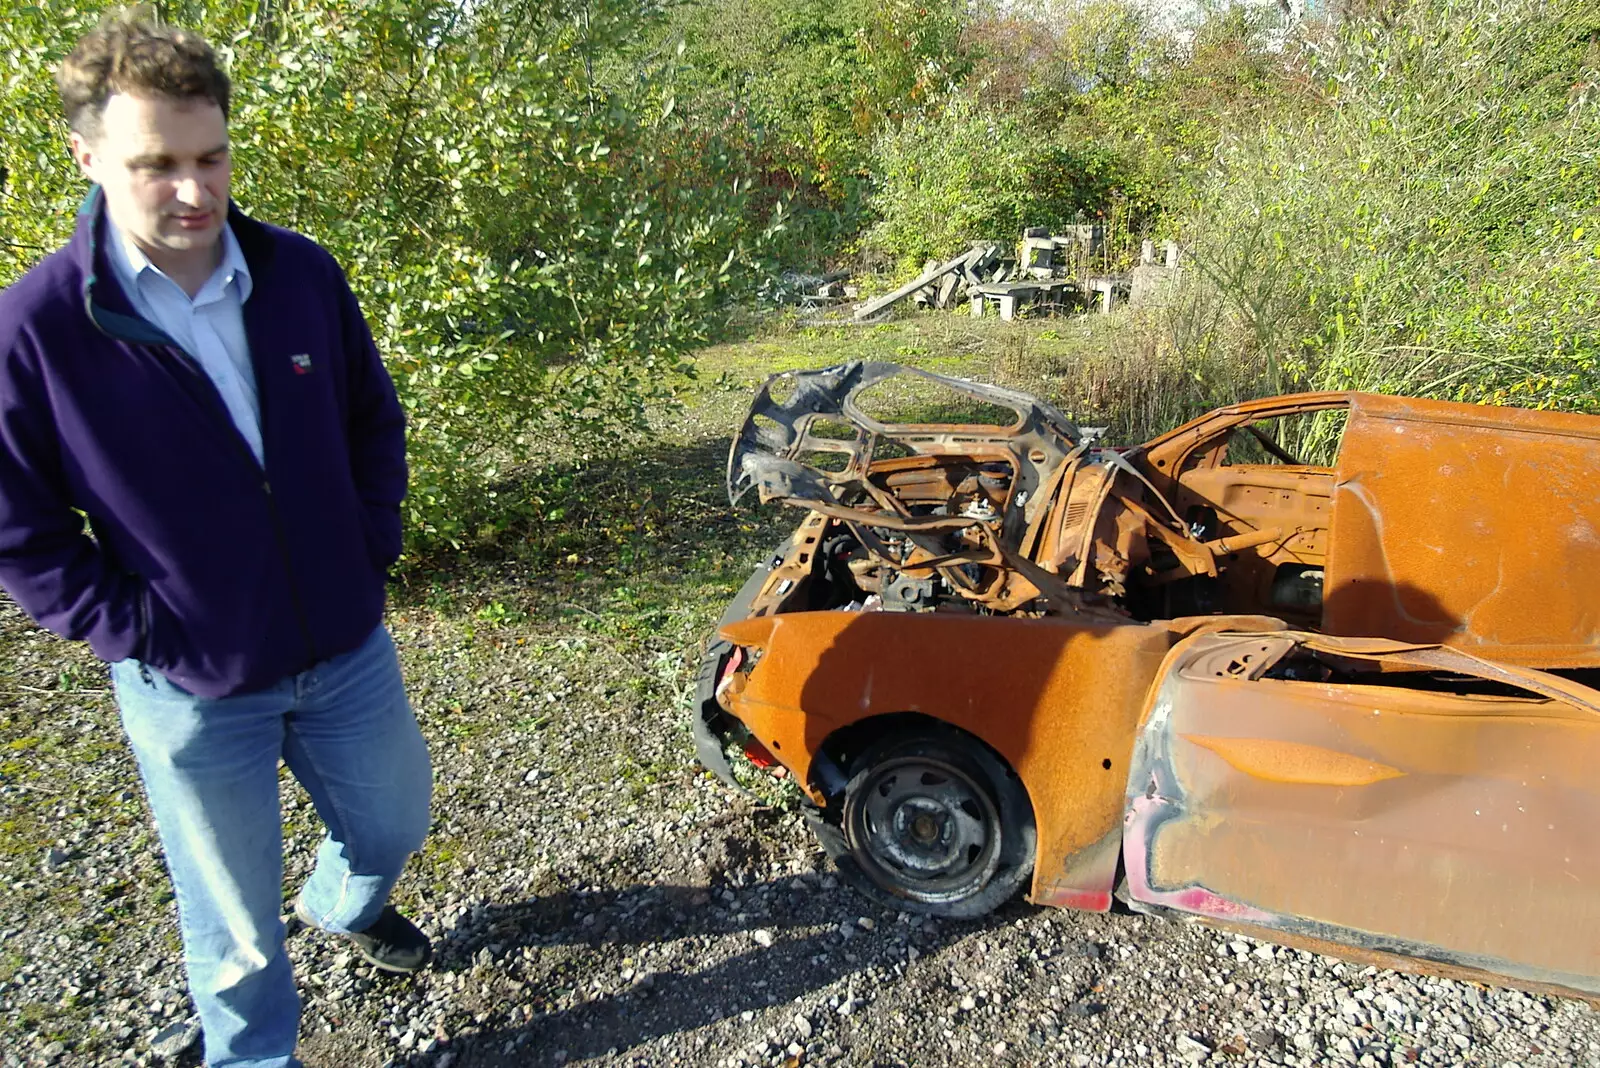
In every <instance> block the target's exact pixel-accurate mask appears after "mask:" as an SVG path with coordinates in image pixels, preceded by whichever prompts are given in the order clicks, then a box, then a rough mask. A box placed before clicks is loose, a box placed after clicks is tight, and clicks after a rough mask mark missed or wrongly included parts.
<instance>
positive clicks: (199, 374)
mask: <svg viewBox="0 0 1600 1068" xmlns="http://www.w3.org/2000/svg"><path fill="white" fill-rule="evenodd" d="M170 347H171V349H172V351H173V352H175V353H177V354H178V358H179V362H181V363H182V364H183V365H184V367H185V369H186V370H187V371H188V373H189V374H190V375H192V376H193V377H194V378H195V379H196V380H198V381H199V383H200V387H201V389H202V390H203V391H204V392H205V394H206V396H207V397H209V398H210V399H211V403H210V407H211V413H212V415H214V416H218V417H220V418H221V420H222V430H223V436H224V437H226V438H228V439H229V440H230V441H232V442H233V444H234V447H235V448H236V449H238V450H239V451H240V452H241V453H242V455H243V458H244V461H245V463H247V464H249V465H250V470H251V471H253V472H254V473H255V474H257V475H259V476H260V477H261V490H262V492H263V493H265V494H266V497H267V512H268V513H269V514H270V515H271V517H272V533H273V535H274V537H275V539H276V540H277V543H278V552H279V554H280V555H281V556H282V557H283V570H284V573H285V575H287V576H288V579H289V601H290V603H291V604H292V605H294V614H295V622H297V623H298V624H299V625H300V636H301V637H302V638H304V639H305V642H306V655H307V656H308V657H309V659H308V660H307V662H306V666H307V667H309V666H311V665H312V664H314V663H316V662H317V643H316V642H315V640H313V639H312V637H311V619H310V617H309V616H307V615H306V608H305V602H304V601H303V600H302V599H301V597H300V587H299V585H298V584H297V583H296V582H295V577H294V561H293V560H292V559H291V558H290V556H289V538H288V535H287V534H285V533H284V529H283V519H282V517H281V516H280V515H279V513H278V501H277V498H275V497H274V496H273V495H272V482H271V480H269V479H268V478H267V471H266V468H265V466H264V465H263V464H262V463H261V462H260V461H259V460H257V459H256V456H255V453H253V452H251V451H250V447H249V445H247V444H246V443H245V440H244V438H243V437H241V436H240V434H239V428H238V427H236V426H234V425H233V417H232V416H231V415H229V414H228V406H227V405H226V404H224V403H223V402H222V394H220V393H218V392H217V387H216V385H215V383H213V382H212V381H211V377H210V376H209V375H207V374H206V373H205V371H204V370H202V369H201V367H200V364H199V362H198V361H197V360H195V358H194V357H193V356H191V355H189V353H188V352H186V351H185V350H184V348H183V346H181V345H177V344H173V345H171V346H170ZM263 440H264V439H263Z"/></svg>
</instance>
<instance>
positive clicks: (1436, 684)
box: [695, 364, 1600, 998]
mask: <svg viewBox="0 0 1600 1068" xmlns="http://www.w3.org/2000/svg"><path fill="white" fill-rule="evenodd" d="M904 376H913V377H916V378H919V379H921V380H923V381H925V382H932V383H935V384H937V385H939V386H941V387H947V388H949V389H951V390H953V391H954V392H955V393H956V394H958V395H960V396H962V397H965V398H967V399H969V400H973V401H975V402H981V403H983V404H987V405H990V406H997V407H998V409H1000V410H1002V411H1008V412H1010V413H1013V414H1014V416H1015V418H1014V419H1013V420H1012V421H1010V422H1009V423H1002V422H998V421H997V422H995V423H994V424H992V425H977V424H965V423H963V424H953V425H952V424H935V423H931V422H929V423H891V422H888V421H886V420H884V419H882V418H879V417H877V416H875V415H874V414H872V413H871V412H869V411H868V410H867V408H866V407H865V405H864V404H863V403H861V398H862V395H863V394H864V393H867V392H869V391H871V390H872V389H874V388H875V387H881V385H882V384H884V383H889V382H892V381H894V380H897V379H899V378H902V377H904ZM775 390H777V391H778V392H777V393H775ZM779 393H781V394H782V395H781V396H779V395H778V394H779ZM1318 413H1321V414H1318ZM1308 415H1310V416H1311V417H1313V418H1316V419H1318V420H1321V423H1320V427H1321V430H1320V432H1319V433H1320V434H1321V439H1320V445H1319V446H1318V447H1319V448H1320V449H1321V450H1322V452H1323V453H1325V454H1326V455H1325V459H1326V460H1327V462H1326V463H1323V464H1313V463H1305V462H1302V461H1301V460H1300V458H1299V457H1297V456H1296V455H1294V453H1293V451H1292V449H1291V447H1290V446H1289V445H1288V444H1287V442H1286V440H1285V437H1284V435H1283V434H1282V433H1275V432H1274V429H1273V428H1274V426H1277V425H1278V424H1276V423H1275V422H1274V421H1275V420H1283V419H1285V418H1288V417H1302V416H1308ZM1314 438H1316V434H1312V435H1311V436H1308V437H1305V438H1303V439H1302V443H1305V442H1313V439H1314ZM1313 443H1314V442H1313ZM1247 451H1250V452H1253V453H1254V454H1255V455H1254V456H1246V455H1244V454H1245V453H1246V452H1247ZM1241 461H1245V462H1241ZM1597 475H1600V419H1597V418H1592V417H1586V416H1579V415H1570V414H1560V413H1550V412H1533V411H1524V410H1519V409H1506V408H1492V407H1486V406H1477V405H1467V404H1454V403H1446V402H1439V401H1427V400H1416V399H1409V398H1398V397H1388V396H1375V395H1370V394H1360V393H1315V394H1302V395H1295V396H1287V397H1277V398H1270V399H1266V400H1259V401H1251V402H1248V403H1244V404H1238V405H1234V406H1231V407H1228V408H1224V409H1220V410H1218V411H1216V412H1213V413H1211V414H1209V415H1207V416H1203V417H1201V418H1200V419H1197V420H1194V421H1193V422H1191V423H1188V424H1186V425H1185V426H1182V427H1180V428H1178V429H1177V430H1174V431H1172V432H1170V433H1168V434H1165V435H1162V436H1161V437H1158V438H1156V439H1155V440H1153V441H1151V442H1149V443H1147V444H1145V445H1143V446H1139V447H1136V448H1132V449H1125V450H1121V449H1110V448H1100V447H1097V446H1096V445H1095V443H1093V442H1092V441H1091V440H1090V439H1089V437H1088V435H1086V434H1084V433H1083V432H1082V431H1081V430H1080V429H1079V428H1077V427H1075V426H1074V425H1072V423H1071V422H1070V421H1069V420H1067V419H1066V418H1065V417H1064V416H1062V415H1061V414H1060V413H1059V412H1056V411H1055V410H1054V409H1052V408H1050V407H1049V406H1048V405H1045V404H1043V403H1041V402H1039V401H1037V400H1035V399H1034V398H1031V397H1028V396H1026V395H1024V394H1018V393H1013V392H1010V391H1006V390H999V389H996V388H994V387H989V386H982V385H978V384H973V383H965V382H961V381H959V380H954V379H945V378H942V377H941V376H936V375H929V374H927V373H925V372H916V371H909V370H907V369H903V368H898V367H895V366H893V365H886V364H847V365H843V366H842V367H839V368H830V369H827V370H825V371H821V372H799V373H791V374H790V375H788V376H776V377H775V378H774V379H773V380H770V381H769V383H768V384H767V385H766V386H764V387H763V388H762V390H761V391H760V392H759V393H758V394H757V398H756V401H755V403H754V404H753V405H752V409H751V412H750V415H749V416H748V417H747V419H746V421H745V424H744V426H743V427H742V428H741V431H740V434H739V436H738V437H737V438H736V440H735V442H734V446H733V450H732V452H731V454H730V464H729V486H730V495H731V496H733V497H734V498H735V499H737V498H738V497H740V496H742V495H743V494H744V493H746V492H749V491H751V490H755V491H757V492H758V493H759V495H760V496H761V497H762V499H764V500H770V501H779V502H782V503H785V504H790V505H793V506H796V507H797V508H799V509H801V510H802V511H803V512H804V518H803V519H802V521H801V523H800V524H799V526H798V528H797V529H796V531H795V532H794V534H793V536H792V537H791V538H790V539H789V540H788V541H787V542H786V543H785V544H784V545H783V546H782V547H781V548H780V549H779V550H778V551H777V552H775V553H774V554H773V556H772V557H771V558H770V559H769V560H768V561H766V562H765V563H764V564H763V566H762V567H761V568H760V569H758V570H757V572H756V574H755V575H753V576H752V578H751V580H750V582H749V583H748V584H747V585H746V587H745V589H744V590H743V591H741V593H740V596H739V597H738V598H737V599H736V600H735V602H734V604H733V605H732V606H731V607H730V609H729V612H728V614H727V615H726V616H725V617H724V620H723V622H722V624H721V625H720V627H719V638H718V641H717V642H715V643H714V644H713V645H712V647H711V650H710V655H709V656H708V658H707V662H706V665H705V667H704V669H703V672H702V679H701V693H700V709H699V714H698V715H697V717H696V723H695V727H696V734H697V742H698V745H699V750H700V754H701V758H702V760H703V761H704V762H705V763H707V764H708V766H711V767H712V768H713V769H714V770H717V771H718V772H719V774H723V775H724V776H725V777H730V778H731V776H729V769H728V765H727V760H726V757H725V755H724V753H723V749H722V743H723V741H724V740H726V739H732V740H735V741H738V742H741V743H742V744H744V745H745V746H746V748H747V751H749V752H751V753H753V754H756V755H757V756H759V757H760V758H762V759H763V760H765V759H768V758H770V759H772V760H775V761H777V762H778V763H781V764H782V765H783V766H784V767H786V768H787V769H788V771H789V773H790V774H792V776H793V778H794V781H795V782H796V783H797V784H799V785H800V787H801V788H802V789H803V790H804V791H805V793H806V795H807V797H808V799H809V801H810V802H811V803H812V804H813V805H814V806H815V811H814V813H813V816H812V822H813V826H814V828H815V829H816V830H817V833H818V835H819V837H820V838H821V839H822V841H823V844H824V845H825V846H826V847H827V848H828V851H829V853H830V854H831V855H832V856H833V859H834V860H835V862H836V863H838V865H839V867H840V869H841V871H842V872H843V873H844V874H845V875H846V876H847V877H849V878H850V880H851V881H852V882H853V883H854V884H855V885H856V886H857V887H859V888H860V889H862V890H863V892H865V893H868V894H869V895H871V896H873V897H875V898H876V899H878V900H879V901H881V902H884V903H885V904H890V905H898V906H900V907H905V908H911V909H920V910H924V911H931V912H936V913H942V914H946V915H954V916H972V915H980V914H982V913H983V912H986V911H988V910H989V909H992V908H994V907H996V906H997V905H998V904H1000V903H1001V902H1002V901H1004V900H1005V899H1006V898H1008V897H1010V896H1011V895H1012V894H1013V893H1014V892H1016V891H1018V890H1020V889H1026V891H1027V894H1028V897H1029V898H1030V900H1032V901H1034V902H1036V903H1038V904H1043V905H1055V906H1066V907H1072V908H1080V909H1091V910H1106V909H1109V908H1110V907H1111V905H1112V901H1113V894H1114V893H1115V892H1118V891H1119V887H1120V893H1121V896H1122V897H1123V898H1124V900H1125V901H1126V902H1127V904H1128V905H1129V906H1130V907H1132V908H1134V909H1138V910H1143V911H1150V912H1158V913H1164V914H1179V915H1187V916H1191V917H1197V918H1200V919H1202V920H1205V921H1209V922H1214V923H1221V924H1226V925H1230V926H1234V927H1239V928H1243V929H1247V930H1250V931H1252V932H1253V933H1256V934H1258V935H1261V936H1262V937H1266V938H1270V939H1275V940H1279V941H1287V942H1292V943H1294V944H1301V945H1307V946H1311V947H1314V948H1318V949H1323V950H1329V951H1336V952H1342V953H1346V954H1352V955H1357V956H1364V957H1370V958H1372V959H1376V960H1380V961H1383V962H1386V963H1391V964H1398V965H1401V966H1407V967H1425V968H1427V969H1430V970H1434V971H1442V972H1448V973H1451V974H1463V975H1471V976H1477V977H1497V978H1498V979H1499V980H1501V981H1505V982H1511V983H1515V984H1518V985H1523V986H1528V987H1535V988H1541V989H1551V990H1557V991H1560V992H1563V993H1568V994H1575V995H1578V996H1586V997H1591V998H1592V997H1596V996H1600V783H1597V779H1596V774H1595V773H1596V771H1597V769H1600V692H1597V691H1596V690H1595V689H1593V688H1591V685H1590V684H1591V683H1592V682H1593V681H1594V680H1595V678H1596V676H1597V675H1600V672H1596V670H1595V669H1596V668H1600V598H1597V597H1596V596H1595V595H1594V589H1595V585H1596V580H1597V579H1600V494H1597V493H1596V492H1594V482H1595V479H1596V476H1597Z"/></svg>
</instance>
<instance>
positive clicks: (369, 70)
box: [0, 0, 762, 549]
mask: <svg viewBox="0 0 1600 1068" xmlns="http://www.w3.org/2000/svg"><path fill="white" fill-rule="evenodd" d="M165 6H166V11H165V14H166V16H167V17H168V18H170V19H171V20H172V21H174V22H178V23H181V24H186V25H192V26H195V27H197V28H199V29H200V30H202V31H203V32H205V33H206V34H207V36H208V37H209V38H210V39H211V40H212V41H213V43H214V44H217V45H218V46H219V47H221V48H222V50H223V51H224V53H225V54H226V56H227V57H228V58H229V61H230V62H229V68H230V73H231V75H232V77H233V80H234V86H235V101H236V105H235V110H234V115H233V120H232V123H231V127H232V137H233V142H234V154H235V187H234V188H235V197H236V199H237V200H238V202H239V203H240V205H241V206H242V207H243V208H244V209H245V210H247V211H250V212H252V213H254V214H257V215H259V216H260V217H262V218H264V219H266V220H269V221H272V222H275V223H279V224H281V225H285V226H290V227H293V228H295V229H298V230H301V231H303V232H305V233H307V234H309V235H311V236H312V237H314V238H316V239H317V240H318V241H320V242H322V243H323V244H324V245H325V246H327V247H328V248H329V249H330V250H331V251H332V252H333V253H334V255H335V256H336V257H337V258H338V260H339V261H340V262H341V263H342V264H343V265H344V266H345V268H346V270H347V271H348V272H349V275H350V280H351V283H352V285H353V287H354V288H355V290H356V293H357V295H358V296H359V297H360V298H361V301H362V305H363V308H364V309H365V311H366V314H367V317H368V319H369V321H370V322H371V325H372V329H373V333H374V334H375V335H376V338H377V342H378V346H379V349H380V350H381V351H382V352H383V353H384V356H385V359H386V360H387V362H388V364H389V367H390V370H391V372H392V374H393V376H394V378H395V382H396V386H397V388H398V390H399V393H400V397H401V401H402V403H403V404H404V405H405V407H406V410H407V412H408V415H409V419H410V427H409V440H410V451H411V458H412V464H413V475H412V483H411V493H410V497H409V499H408V501H407V504H406V524H407V531H408V539H409V542H410V544H411V546H412V548H413V549H428V548H433V547H437V546H440V545H460V544H463V543H464V542H465V541H467V540H469V539H471V538H472V537H474V536H475V535H476V534H478V533H479V532H481V531H482V530H483V529H484V528H485V527H491V528H492V527H495V526H499V525H503V524H504V523H506V522H507V521H508V519H510V518H513V517H516V516H518V515H520V514H521V513H522V512H524V511H525V509H526V505H527V504H528V503H529V502H527V501H524V500H521V499H520V498H519V497H518V495H517V493H516V492H515V491H514V490H512V489H509V488H508V487H509V486H512V485H514V483H512V482H508V480H507V478H506V476H507V472H508V471H512V470H514V469H516V468H517V467H518V466H519V465H521V464H523V463H525V462H526V461H527V460H528V459H529V458H530V457H535V456H539V455H547V454H549V453H550V452H551V451H553V450H563V451H566V452H568V453H573V452H581V451H583V450H584V449H586V448H590V447H595V446H596V445H597V443H599V444H604V445H607V446H609V445H610V444H611V441H610V437H611V436H612V435H614V434H615V433H616V432H618V431H620V430H625V429H626V428H628V427H629V426H633V425H638V424H639V423H640V422H641V421H642V417H643V412H644V408H645V406H646V405H647V404H648V403H649V402H651V401H652V400H655V399H657V398H660V397H662V396H664V395H665V394H667V393H668V392H669V391H670V390H671V389H672V388H673V387H674V385H675V384H677V383H678V382H679V381H681V378H682V375H683V374H684V373H685V372H686V370H687V368H688V365H687V363H686V361H685V357H686V355H687V354H688V352H689V351H690V350H691V349H692V347H693V346H695V345H697V344H700V343H702V342H703V341H704V340H705V338H706V333H707V330H708V329H709V327H710V326H711V324H712V323H713V321H714V319H715V316H716V313H717V309H718V306H719V305H720V304H722V303H723V302H725V300H726V298H727V297H728V295H729V294H730V293H731V292H735V291H736V290H737V288H738V285H739V283H740V277H741V273H742V272H743V271H745V270H746V269H747V268H748V266H749V264H750V262H751V257H752V254H753V252H754V250H755V246H756V245H757V244H758V243H759V241H760V240H761V237H762V235H761V234H760V233H752V232H751V228H750V226H749V224H748V222H747V219H748V216H747V213H746V203H745V199H746V198H745V193H744V185H743V182H742V180H741V172H740V169H739V165H738V163H737V162H736V160H735V158H734V157H733V156H731V155H729V154H728V153H727V152H726V151H724V150H723V148H722V146H720V145H719V144H718V142H717V141H716V140H715V139H712V138H707V137H705V136H702V135H700V134H698V133H696V131H694V130H692V129H690V128H688V127H687V126H686V125H685V124H684V123H683V122H682V120H681V119H680V118H679V117H678V116H676V115H674V114H672V112H673V108H672V107H671V104H670V94H669V93H668V92H667V90H666V88H665V87H664V85H663V82H662V80H661V78H659V77H658V76H657V74H656V73H655V72H654V71H652V70H651V69H650V68H648V67H646V68H633V69H630V70H629V75H630V76H629V77H628V78H627V79H625V80H621V79H619V81H620V84H618V85H608V84H606V83H605V82H604V81H603V80H602V79H601V78H600V77H598V76H597V75H596V73H595V72H596V71H597V70H598V71H602V72H603V71H604V70H605V69H606V65H605V63H604V59H605V58H606V57H607V56H608V55H612V54H615V53H616V51H617V50H620V49H625V48H626V47H627V46H628V44H629V42H630V41H632V40H634V39H636V38H637V36H638V35H639V33H640V32H641V31H642V30H644V29H645V28H647V26H648V24H649V19H650V18H651V17H652V16H651V15H650V13H649V10H648V8H647V7H643V6H641V5H639V4H637V3H632V2H629V0H591V2H590V3H588V4H586V5H584V6H583V7H582V8H581V9H574V10H573V11H570V12H569V11H567V10H566V9H565V8H564V7H562V6H561V5H560V4H558V3H547V4H533V5H528V4H516V3H509V2H505V3H495V2H484V3H479V4H474V5H470V6H462V5H459V4H455V3H451V2H445V0H312V2H308V3H304V4H295V5H292V6H291V5H284V6H281V7H280V6H278V5H272V6H270V7H269V6H268V5H258V4H256V3H254V2H251V0H218V2H214V3H209V4H208V3H198V2H193V3H168V4H167V5H165ZM269 11H270V12H271V15H270V21H263V19H262V17H261V13H262V12H269ZM96 17H97V11H96V10H93V9H91V8H89V7H85V8H79V9H71V8H67V9H52V10H50V11H49V12H48V13H46V11H45V10H44V9H42V8H39V7H24V8H22V9H20V10H18V11H15V12H12V13H10V14H8V17H7V18H6V19H5V20H3V21H0V55H3V57H4V59H3V60H0V63H4V67H3V68H0V69H3V70H4V72H5V76H4V81H3V83H0V94H3V95H0V102H3V106H4V110H5V112H6V114H7V115H8V116H11V121H12V127H11V129H10V130H9V131H8V136H7V138H6V141H5V143H4V146H3V148H0V167H3V174H0V178H3V192H0V242H3V247H0V282H5V281H9V280H11V279H12V278H14V277H16V276H17V275H18V274H20V273H21V272H22V271H23V270H25V269H26V267H27V266H28V265H29V264H30V263H31V262H33V261H34V260H35V259H37V258H38V256H39V255H40V254H41V253H43V252H44V251H47V250H49V249H50V248H52V247H54V246H56V245H57V244H59V243H60V242H61V241H62V240H63V239H64V238H65V236H66V234H67V232H68V231H69V229H70V226H71V215H72V207H73V205H74V204H75V203H76V202H77V200H78V198H79V197H80V196H81V193H82V189H81V180H80V179H79V178H78V177H77V176H76V174H75V173H74V171H73V169H72V168H71V167H70V165H69V161H68V158H67V154H66V152H65V150H64V148H65V134H66V131H65V126H64V124H63V123H62V121H61V120H60V119H59V118H58V117H57V115H58V112H59V107H58V105H57V104H56V102H55V100H54V97H53V87H52V85H51V82H50V71H51V70H52V69H53V67H54V65H55V64H56V63H57V62H58V61H59V58H60V56H61V55H62V54H64V52H65V51H66V49H67V48H68V47H70V44H71V42H72V41H73V40H74V39H75V38H76V37H77V36H78V34H79V33H81V32H82V30H83V29H85V28H86V27H87V26H89V25H92V23H93V22H94V20H95V18H96Z"/></svg>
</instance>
